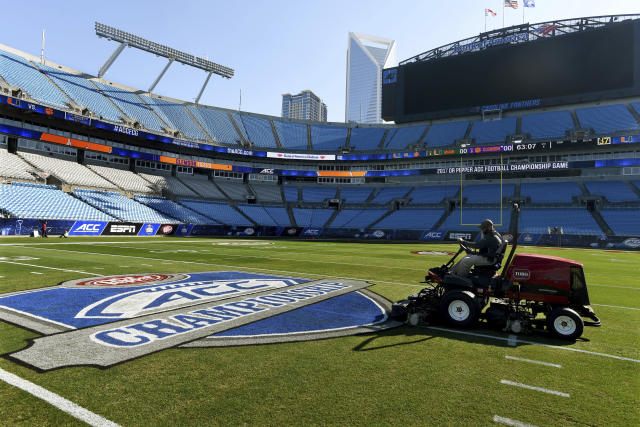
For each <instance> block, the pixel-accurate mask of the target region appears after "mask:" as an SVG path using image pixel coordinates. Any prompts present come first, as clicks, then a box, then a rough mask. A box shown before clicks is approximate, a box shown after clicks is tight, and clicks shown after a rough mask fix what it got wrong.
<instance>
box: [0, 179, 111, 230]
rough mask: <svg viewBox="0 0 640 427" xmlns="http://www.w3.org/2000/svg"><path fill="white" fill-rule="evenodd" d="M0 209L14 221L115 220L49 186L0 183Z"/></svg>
mask: <svg viewBox="0 0 640 427" xmlns="http://www.w3.org/2000/svg"><path fill="white" fill-rule="evenodd" d="M0 209H2V210H4V211H6V212H8V213H10V214H11V215H12V216H14V217H16V218H24V219H26V218H35V219H70V220H73V219H75V220H88V221H113V220H114V219H115V218H113V217H111V216H109V215H107V214H105V213H104V212H100V211H99V210H97V209H95V208H94V207H92V206H89V205H88V204H86V203H83V202H82V201H80V200H78V199H76V198H75V197H72V196H70V195H68V194H66V193H63V192H62V191H60V190H58V189H56V187H54V186H52V185H38V184H23V183H14V184H12V185H11V184H0Z"/></svg>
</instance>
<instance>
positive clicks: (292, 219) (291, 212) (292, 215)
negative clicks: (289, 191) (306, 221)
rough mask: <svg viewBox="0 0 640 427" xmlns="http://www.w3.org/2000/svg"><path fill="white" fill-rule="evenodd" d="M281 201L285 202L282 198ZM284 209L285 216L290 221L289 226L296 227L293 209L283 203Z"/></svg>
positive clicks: (288, 204)
mask: <svg viewBox="0 0 640 427" xmlns="http://www.w3.org/2000/svg"><path fill="white" fill-rule="evenodd" d="M282 200H285V199H284V196H283V198H282ZM284 207H285V209H286V210H287V214H288V215H289V221H291V225H292V226H294V227H297V226H298V223H297V222H296V216H295V215H294V214H293V209H291V204H290V203H286V202H285V203H284Z"/></svg>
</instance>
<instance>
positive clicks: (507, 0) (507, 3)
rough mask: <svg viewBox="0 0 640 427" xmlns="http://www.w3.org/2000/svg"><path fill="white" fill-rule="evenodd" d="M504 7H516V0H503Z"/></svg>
mask: <svg viewBox="0 0 640 427" xmlns="http://www.w3.org/2000/svg"><path fill="white" fill-rule="evenodd" d="M504 7H511V8H513V9H517V8H518V0H504Z"/></svg>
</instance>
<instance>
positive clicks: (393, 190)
mask: <svg viewBox="0 0 640 427" xmlns="http://www.w3.org/2000/svg"><path fill="white" fill-rule="evenodd" d="M410 190H411V187H383V188H380V189H379V190H378V192H377V193H376V195H375V196H373V199H372V200H371V202H369V203H372V204H377V205H382V204H385V203H389V202H390V201H392V200H393V199H402V198H403V197H404V196H406V195H407V193H408V192H409V191H410Z"/></svg>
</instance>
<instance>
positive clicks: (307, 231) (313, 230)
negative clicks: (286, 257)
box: [300, 227, 322, 237]
mask: <svg viewBox="0 0 640 427" xmlns="http://www.w3.org/2000/svg"><path fill="white" fill-rule="evenodd" d="M321 234H322V228H321V227H305V228H304V229H303V230H302V233H300V235H301V236H303V237H320V235H321Z"/></svg>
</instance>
